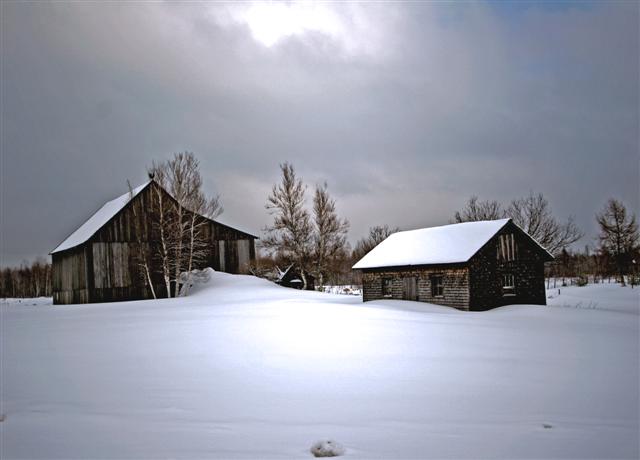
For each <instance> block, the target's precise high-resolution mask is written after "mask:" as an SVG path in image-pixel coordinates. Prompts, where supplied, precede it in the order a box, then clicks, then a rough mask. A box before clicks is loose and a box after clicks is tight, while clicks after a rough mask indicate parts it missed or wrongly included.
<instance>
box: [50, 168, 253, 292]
mask: <svg viewBox="0 0 640 460" xmlns="http://www.w3.org/2000/svg"><path fill="white" fill-rule="evenodd" d="M158 197H160V198H162V199H164V200H165V202H166V200H174V199H173V197H172V196H171V195H170V194H169V193H168V192H167V191H166V190H164V189H163V188H162V187H161V186H160V185H159V184H158V183H157V182H155V181H154V180H150V181H148V182H146V183H145V184H143V185H141V186H139V187H137V188H135V189H133V190H131V191H130V192H128V193H125V194H123V195H122V196H119V197H118V198H116V199H114V200H111V201H109V202H107V203H106V204H104V206H102V207H101V208H100V209H98V211H96V212H95V213H94V214H93V215H92V216H91V217H90V218H89V219H88V220H87V221H86V222H85V223H83V224H82V225H81V226H80V227H79V228H78V229H76V230H75V231H74V232H73V233H72V234H71V235H69V236H68V237H67V238H66V239H65V240H64V241H63V242H62V243H60V244H59V245H58V246H57V247H56V248H55V249H54V250H53V251H51V258H52V278H53V303H54V304H71V303H90V302H114V301H123V300H139V299H148V298H151V297H152V291H151V287H150V285H153V289H154V291H155V292H156V295H158V296H159V297H164V296H166V288H165V284H164V282H163V279H162V275H161V273H160V270H159V269H158V265H159V261H158V260H156V259H155V258H154V257H152V256H151V255H152V254H155V253H156V252H157V251H156V249H157V248H158V245H159V244H160V239H159V235H158V226H157V210H158V206H159V205H158V202H159V200H158ZM174 201H175V200H174ZM185 215H186V216H187V218H189V216H197V217H198V218H199V219H201V222H202V225H201V227H200V230H199V231H201V232H203V233H202V234H204V235H205V236H204V238H205V244H204V245H203V247H202V248H200V251H201V252H200V254H201V257H200V258H199V261H198V262H197V263H195V264H194V266H193V268H194V269H202V268H205V267H212V268H213V269H214V270H219V271H223V272H227V273H246V272H247V271H248V265H249V263H250V262H251V261H253V260H254V259H255V239H256V238H257V237H256V236H254V235H252V234H250V233H246V232H243V231H241V230H238V229H236V228H233V227H231V226H228V225H225V224H223V223H221V222H218V221H216V220H212V219H209V218H206V217H204V216H200V215H197V214H193V213H189V211H186V214H185ZM141 248H142V249H144V252H145V253H146V254H149V257H148V265H150V266H151V270H150V274H149V276H145V273H144V272H143V271H142V264H141V263H140V254H141Z"/></svg>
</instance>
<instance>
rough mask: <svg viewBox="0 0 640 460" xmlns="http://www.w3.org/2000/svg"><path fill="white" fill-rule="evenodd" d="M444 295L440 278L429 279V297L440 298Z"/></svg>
mask: <svg viewBox="0 0 640 460" xmlns="http://www.w3.org/2000/svg"><path fill="white" fill-rule="evenodd" d="M443 295H444V284H443V282H442V276H441V275H438V276H432V277H431V297H442V296H443Z"/></svg>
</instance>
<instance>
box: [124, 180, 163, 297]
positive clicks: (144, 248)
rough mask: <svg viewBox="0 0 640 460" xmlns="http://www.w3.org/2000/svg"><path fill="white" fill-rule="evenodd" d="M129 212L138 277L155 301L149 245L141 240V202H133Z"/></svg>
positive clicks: (142, 213) (130, 191) (132, 197)
mask: <svg viewBox="0 0 640 460" xmlns="http://www.w3.org/2000/svg"><path fill="white" fill-rule="evenodd" d="M127 185H128V186H129V201H131V200H133V199H134V195H133V188H132V187H131V183H130V182H129V181H127ZM131 211H132V213H133V220H134V223H133V225H134V231H135V234H136V254H135V258H136V262H137V264H138V267H140V269H141V272H140V275H141V277H142V279H143V280H144V283H145V284H146V285H147V286H149V289H150V290H151V295H152V296H153V298H154V299H157V298H158V297H157V296H156V290H155V288H154V287H153V281H152V277H151V274H152V271H153V269H152V258H151V245H150V244H149V242H148V241H147V240H148V238H143V233H145V232H146V229H145V225H144V221H143V219H144V217H143V216H144V209H142V202H141V201H140V200H137V201H134V202H133V205H132V206H131Z"/></svg>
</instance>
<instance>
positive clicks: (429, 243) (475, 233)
mask: <svg viewBox="0 0 640 460" xmlns="http://www.w3.org/2000/svg"><path fill="white" fill-rule="evenodd" d="M507 222H509V219H499V220H485V221H478V222H464V223H461V224H451V225H442V226H440V227H430V228H420V229H418V230H408V231H404V232H397V233H394V234H392V235H390V236H389V237H387V239H385V240H384V241H383V242H382V243H380V244H379V245H377V246H376V247H375V248H373V249H372V250H371V251H369V253H367V255H365V256H364V257H363V258H362V259H360V260H359V261H358V262H357V263H356V264H355V265H354V266H353V268H354V269H362V268H376V267H399V266H407V265H427V264H449V263H457V262H466V261H468V260H469V259H470V258H471V257H472V256H473V255H474V254H475V253H476V252H478V250H479V249H480V248H481V247H482V246H484V245H485V244H486V243H487V241H489V240H490V239H491V238H492V237H493V236H494V235H495V234H496V233H498V232H499V231H500V229H501V228H502V227H504V226H505V225H506V224H507Z"/></svg>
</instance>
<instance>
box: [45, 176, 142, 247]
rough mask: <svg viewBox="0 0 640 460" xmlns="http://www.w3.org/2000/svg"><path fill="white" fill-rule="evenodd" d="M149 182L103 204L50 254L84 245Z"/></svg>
mask: <svg viewBox="0 0 640 460" xmlns="http://www.w3.org/2000/svg"><path fill="white" fill-rule="evenodd" d="M150 182H151V181H147V182H145V183H144V184H142V185H140V186H138V187H136V188H134V189H133V190H132V191H131V192H132V193H130V192H127V193H125V194H123V195H120V196H119V197H118V198H115V199H113V200H111V201H108V202H107V203H105V204H104V205H103V206H102V207H101V208H100V209H98V210H97V211H96V212H95V213H94V214H93V215H92V216H91V217H90V218H89V220H87V221H86V222H85V223H84V224H82V225H81V226H80V227H78V229H77V230H76V231H74V232H73V233H72V234H71V235H69V236H68V237H67V239H65V240H64V241H63V242H62V243H60V244H59V245H58V246H57V247H56V248H55V249H54V250H53V251H51V254H54V253H56V252H60V251H65V250H67V249H71V248H74V247H76V246H78V245H79V244H82V243H84V242H85V241H87V240H88V239H89V238H91V237H92V236H93V235H94V234H95V233H96V232H97V231H98V230H100V228H102V226H103V225H104V224H106V223H107V222H109V220H110V219H111V218H112V217H113V216H115V215H116V214H117V213H118V212H120V211H121V210H122V208H124V207H125V206H126V204H127V203H128V202H129V200H130V199H131V198H132V197H135V196H136V195H137V194H138V193H140V192H141V191H142V190H143V189H144V188H145V187H146V186H147V185H149V183H150Z"/></svg>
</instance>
